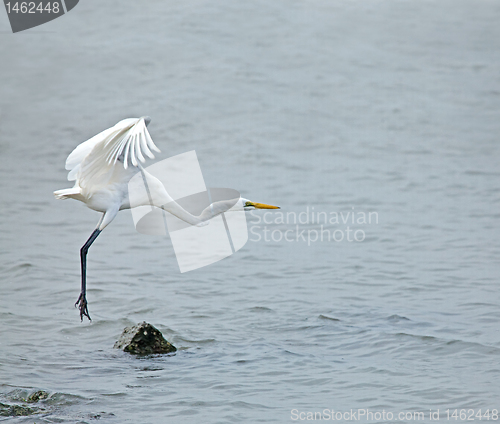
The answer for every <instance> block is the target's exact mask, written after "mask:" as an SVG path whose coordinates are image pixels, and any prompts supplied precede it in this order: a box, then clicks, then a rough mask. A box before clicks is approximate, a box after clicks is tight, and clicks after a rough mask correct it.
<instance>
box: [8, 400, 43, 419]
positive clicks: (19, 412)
mask: <svg viewBox="0 0 500 424" xmlns="http://www.w3.org/2000/svg"><path fill="white" fill-rule="evenodd" d="M37 412H38V411H36V410H35V409H32V408H30V407H28V406H21V405H7V404H5V403H0V417H26V416H28V415H33V414H36V413H37Z"/></svg>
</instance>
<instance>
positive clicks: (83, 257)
mask: <svg viewBox="0 0 500 424" xmlns="http://www.w3.org/2000/svg"><path fill="white" fill-rule="evenodd" d="M99 234H101V230H99V229H96V230H95V231H94V232H93V233H92V234H91V235H90V237H89V239H88V240H87V241H86V242H85V244H84V245H83V246H82V248H81V249H80V261H81V264H82V291H81V292H80V296H79V297H78V300H77V301H76V303H75V307H76V306H78V308H79V309H80V319H81V320H82V321H83V317H84V316H86V317H87V318H88V319H89V320H90V321H91V319H90V315H89V310H88V309H87V298H86V297H85V294H86V292H87V284H86V282H87V252H88V250H89V247H90V246H91V245H92V243H94V241H95V239H96V238H97V236H98V235H99Z"/></svg>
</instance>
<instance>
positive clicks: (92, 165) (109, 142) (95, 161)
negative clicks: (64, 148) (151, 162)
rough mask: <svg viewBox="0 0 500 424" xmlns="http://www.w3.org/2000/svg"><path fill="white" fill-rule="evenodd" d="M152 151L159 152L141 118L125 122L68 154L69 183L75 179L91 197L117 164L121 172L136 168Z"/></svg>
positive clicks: (103, 132)
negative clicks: (132, 167) (120, 167)
mask: <svg viewBox="0 0 500 424" xmlns="http://www.w3.org/2000/svg"><path fill="white" fill-rule="evenodd" d="M151 150H154V151H156V152H159V151H160V150H159V149H158V147H156V145H155V144H154V142H153V140H152V139H151V136H150V135H149V132H148V130H147V128H146V123H145V120H144V117H142V118H128V119H124V120H123V121H120V122H118V123H117V124H116V125H115V126H114V127H112V128H108V129H107V130H104V131H102V132H101V133H99V134H97V135H95V136H94V137H92V138H91V139H89V140H87V141H85V142H83V143H81V144H80V145H78V146H77V147H76V148H75V150H73V152H71V154H70V155H69V156H68V159H67V160H66V169H68V170H70V172H69V174H68V180H70V181H71V180H76V184H77V185H78V186H79V187H81V188H82V189H83V191H84V192H87V194H88V195H91V192H92V191H93V190H94V189H96V188H98V187H102V186H104V185H106V183H107V182H108V181H109V179H110V178H111V176H112V175H113V169H114V167H115V165H116V162H117V161H120V162H122V163H123V165H120V166H122V167H123V168H124V169H127V168H128V167H129V166H130V164H132V166H134V167H136V166H137V165H138V160H139V161H140V162H145V160H146V159H145V158H144V155H146V156H147V157H148V158H151V159H153V158H154V155H153V153H152V152H151Z"/></svg>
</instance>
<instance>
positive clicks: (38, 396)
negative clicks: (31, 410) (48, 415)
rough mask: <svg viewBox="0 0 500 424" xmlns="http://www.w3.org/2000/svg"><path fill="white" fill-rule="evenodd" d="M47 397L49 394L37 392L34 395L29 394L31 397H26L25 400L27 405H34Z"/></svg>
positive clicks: (41, 391)
mask: <svg viewBox="0 0 500 424" xmlns="http://www.w3.org/2000/svg"><path fill="white" fill-rule="evenodd" d="M48 397H49V393H47V392H45V391H43V390H37V391H36V392H34V393H31V395H29V396H28V398H27V399H26V402H29V403H35V402H38V401H39V400H44V399H47V398H48Z"/></svg>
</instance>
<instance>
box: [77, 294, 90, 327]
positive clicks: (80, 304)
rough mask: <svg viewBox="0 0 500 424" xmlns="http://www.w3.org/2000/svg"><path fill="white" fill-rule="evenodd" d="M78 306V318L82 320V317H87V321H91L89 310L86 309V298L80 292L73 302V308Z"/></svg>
mask: <svg viewBox="0 0 500 424" xmlns="http://www.w3.org/2000/svg"><path fill="white" fill-rule="evenodd" d="M76 307H78V309H80V319H81V320H82V321H83V317H84V316H85V317H87V318H88V319H89V321H92V318H90V315H89V310H88V309H87V299H86V297H85V294H83V293H80V296H79V297H78V300H77V301H76V303H75V308H76Z"/></svg>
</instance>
